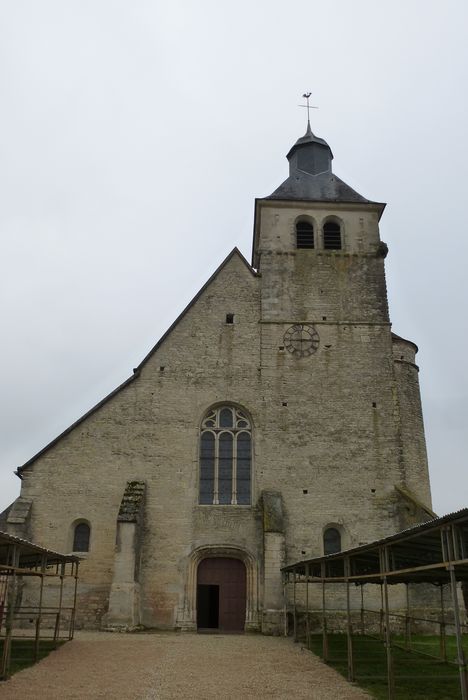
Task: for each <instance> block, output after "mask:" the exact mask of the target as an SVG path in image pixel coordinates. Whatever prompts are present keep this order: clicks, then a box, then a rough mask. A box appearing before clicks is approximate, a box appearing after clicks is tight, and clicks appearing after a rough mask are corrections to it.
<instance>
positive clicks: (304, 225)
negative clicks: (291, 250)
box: [296, 220, 314, 248]
mask: <svg viewBox="0 0 468 700" xmlns="http://www.w3.org/2000/svg"><path fill="white" fill-rule="evenodd" d="M313 247H314V227H313V224H311V223H310V222H309V221H303V220H300V221H298V222H297V223H296V248H313Z"/></svg>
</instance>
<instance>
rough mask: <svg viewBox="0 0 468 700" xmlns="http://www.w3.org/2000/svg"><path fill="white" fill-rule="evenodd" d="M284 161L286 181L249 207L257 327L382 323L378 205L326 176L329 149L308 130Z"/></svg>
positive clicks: (385, 310)
mask: <svg viewBox="0 0 468 700" xmlns="http://www.w3.org/2000/svg"><path fill="white" fill-rule="evenodd" d="M287 159H288V161H289V177H288V178H287V179H286V180H285V181H284V182H283V183H282V184H281V185H280V186H279V187H278V188H277V189H276V190H275V191H274V192H273V193H272V194H271V195H269V196H268V197H264V198H262V199H257V200H256V202H255V226H254V242H253V256H252V259H253V265H254V267H256V268H257V269H258V270H259V271H260V272H261V274H262V285H263V299H262V300H263V303H262V319H263V320H264V321H279V320H280V319H285V318H288V319H289V320H291V321H293V320H294V321H309V320H313V321H323V320H325V321H327V322H345V321H346V322H353V321H356V322H367V323H372V322H380V323H388V321H389V319H388V308H387V295H386V287H385V272H384V257H385V255H386V252H387V248H386V246H385V244H383V243H382V242H381V241H380V236H379V225H378V224H379V220H380V217H381V215H382V213H383V211H384V209H385V204H382V203H380V202H372V201H370V200H368V199H365V198H364V197H362V196H361V195H360V194H358V193H357V192H356V191H355V190H353V189H352V188H351V187H349V185H347V184H346V183H345V182H343V181H342V180H341V179H340V178H339V177H338V176H337V175H335V174H334V173H333V170H332V160H333V153H332V151H331V148H330V146H329V145H328V143H327V142H326V141H325V140H324V139H322V138H319V137H317V136H315V134H314V133H313V132H312V130H311V128H310V124H308V126H307V131H306V133H305V134H304V136H302V137H301V138H299V139H298V140H297V141H296V143H295V144H294V145H293V146H292V148H291V149H290V151H289V153H288V154H287Z"/></svg>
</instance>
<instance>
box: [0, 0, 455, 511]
mask: <svg viewBox="0 0 468 700" xmlns="http://www.w3.org/2000/svg"><path fill="white" fill-rule="evenodd" d="M467 20H468V3H467V2H466V0H445V2H444V3H442V2H440V0H437V2H434V1H433V0H391V1H390V0H381V1H380V2H375V0H353V1H352V2H350V1H349V0H335V1H330V2H323V0H322V1H321V2H317V1H316V0H291V1H290V2H288V3H284V2H283V1H281V2H279V1H278V0H249V1H247V0H236V2H235V3H232V2H229V3H227V2H225V1H223V0H196V1H195V0H193V1H189V0H174V1H173V2H168V1H167V0H166V1H165V2H162V1H158V0H151V1H149V0H148V1H145V0H131V2H130V0H127V1H126V2H122V1H119V0H90V1H87V0H68V1H64V0H56V1H52V0H41V2H37V0H14V1H11V0H1V1H0V89H1V93H0V94H1V97H2V103H1V110H0V231H1V244H2V245H1V258H0V259H1V266H2V269H1V275H0V291H1V319H2V320H1V329H2V340H1V344H0V348H1V350H0V352H1V375H2V376H1V414H0V421H1V436H0V458H1V461H0V510H1V509H2V508H3V507H5V506H6V505H7V504H8V503H9V502H10V501H11V500H13V499H14V498H15V497H16V496H17V495H18V493H19V486H20V482H19V479H17V477H15V476H14V475H13V469H14V468H16V467H17V466H18V465H19V464H22V463H23V462H24V461H26V460H27V459H29V458H30V457H31V456H32V455H33V454H34V453H35V452H37V451H38V450H39V449H41V448H42V447H43V446H44V445H45V444H46V443H47V442H48V441H50V440H51V439H53V438H54V437H55V436H56V435H58V434H59V433H60V432H61V431H62V430H64V429H65V428H66V427H67V426H68V425H69V424H70V423H72V422H73V421H75V420H76V419H77V418H78V417H79V416H80V415H81V414H83V413H84V412H85V411H86V410H88V409H89V408H90V407H91V406H92V405H94V404H95V403H96V402H97V401H98V400H100V399H101V398H102V397H103V396H104V395H105V394H107V393H108V392H109V391H111V390H112V389H113V388H114V387H115V386H116V385H117V384H119V383H120V382H121V381H123V380H124V379H125V378H127V377H128V376H129V375H130V374H131V373H132V368H133V367H135V366H136V365H137V364H138V363H139V362H140V361H141V360H142V358H143V357H144V355H145V354H146V353H147V351H148V350H149V348H150V347H151V346H152V345H153V344H154V343H155V342H156V341H157V339H158V338H159V337H160V336H161V335H162V333H163V332H164V331H165V330H166V328H167V327H168V326H169V325H170V324H171V322H172V321H173V320H174V318H175V317H176V316H177V314H178V313H179V312H180V311H181V310H182V309H183V307H184V306H185V305H186V304H187V303H188V301H189V300H190V299H191V297H192V296H193V295H194V294H195V293H196V291H197V290H198V289H199V287H200V286H201V285H202V284H203V283H204V282H205V281H206V279H207V278H208V277H209V276H210V275H211V274H212V272H213V270H214V269H215V268H216V266H217V265H218V264H219V263H220V262H221V261H222V260H223V258H224V257H225V256H226V255H227V254H228V253H229V251H230V250H231V249H232V248H233V247H234V246H235V245H237V246H238V247H239V248H240V249H241V251H242V252H243V253H244V254H245V255H246V256H247V257H250V247H251V236H252V222H253V202H254V198H255V197H262V196H266V195H268V194H270V193H271V192H272V191H273V190H274V189H275V188H276V187H277V186H278V185H279V184H280V183H281V182H282V181H283V180H284V179H285V177H286V176H287V161H286V159H285V154H286V153H287V151H288V150H289V148H290V147H291V145H292V143H293V142H294V141H295V140H296V139H297V138H298V137H299V136H301V135H302V134H303V133H304V131H305V114H304V111H305V110H303V109H300V108H299V107H298V106H297V105H298V104H299V103H300V102H301V99H300V96H301V94H302V93H303V92H304V91H306V90H312V93H313V98H312V102H313V104H316V105H318V106H319V109H318V110H314V111H313V114H312V122H313V123H312V128H313V130H314V132H315V133H316V134H317V135H319V136H321V137H323V138H325V139H326V140H327V141H328V143H329V144H330V146H331V148H332V150H333V153H334V155H335V160H334V171H335V172H336V173H337V174H338V175H339V176H340V177H341V178H342V179H344V180H345V181H346V182H347V183H348V184H350V185H351V186H352V187H354V188H355V189H357V190H358V192H360V193H361V194H363V195H364V196H365V197H368V198H369V199H375V200H378V201H385V202H388V207H387V210H386V212H385V214H384V216H383V219H382V222H381V237H382V239H383V240H384V241H386V242H387V244H388V246H389V249H390V253H389V256H388V257H387V261H386V262H387V283H388V290H389V299H390V312H391V318H392V321H393V330H394V331H395V332H396V333H398V334H400V335H403V336H405V337H407V338H410V339H412V340H414V341H415V342H416V343H417V344H418V345H419V347H420V352H419V355H418V362H419V365H420V368H421V372H420V381H421V389H422V395H423V407H424V414H425V422H426V434H427V442H428V450H429V459H430V468H431V477H432V491H433V500H434V507H435V509H436V510H437V512H439V513H443V512H447V511H451V510H455V509H458V508H461V507H463V506H468V482H467V478H466V465H467V452H468V430H467V416H468V377H467V372H466V359H465V358H466V347H467V340H468V330H467V306H466V297H467V288H468V281H467V277H466V265H467V263H466V261H467V255H468V237H467V224H466V219H467V214H466V210H465V208H466V204H467V194H466V190H467V177H466V164H467V161H468V131H467V123H468V118H467V117H468V115H467V83H468V76H467V68H468V60H467V54H468V50H467V29H468V26H467ZM66 468H67V465H66V464H64V465H63V469H64V478H65V474H66ZM96 469H97V470H98V469H99V465H98V464H97V465H96Z"/></svg>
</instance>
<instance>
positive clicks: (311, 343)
mask: <svg viewBox="0 0 468 700" xmlns="http://www.w3.org/2000/svg"><path fill="white" fill-rule="evenodd" d="M319 342H320V337H319V334H318V333H317V331H316V330H315V327H314V326H311V325H310V324H308V323H296V324H295V325H294V326H291V328H288V330H287V331H286V333H285V334H284V347H285V348H286V350H288V352H290V353H291V354H292V355H294V357H308V356H309V355H313V354H314V352H316V350H317V348H318V346H319Z"/></svg>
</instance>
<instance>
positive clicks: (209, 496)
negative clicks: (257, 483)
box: [199, 406, 252, 505]
mask: <svg viewBox="0 0 468 700" xmlns="http://www.w3.org/2000/svg"><path fill="white" fill-rule="evenodd" d="M251 465H252V429H251V423H250V420H249V418H248V417H247V415H246V413H245V412H244V411H241V410H240V409H238V408H236V407H235V406H219V407H218V408H214V409H210V410H209V411H208V413H207V414H206V415H205V417H204V419H203V421H202V425H201V432H200V490H199V502H200V504H202V505H249V504H250V493H251Z"/></svg>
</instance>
